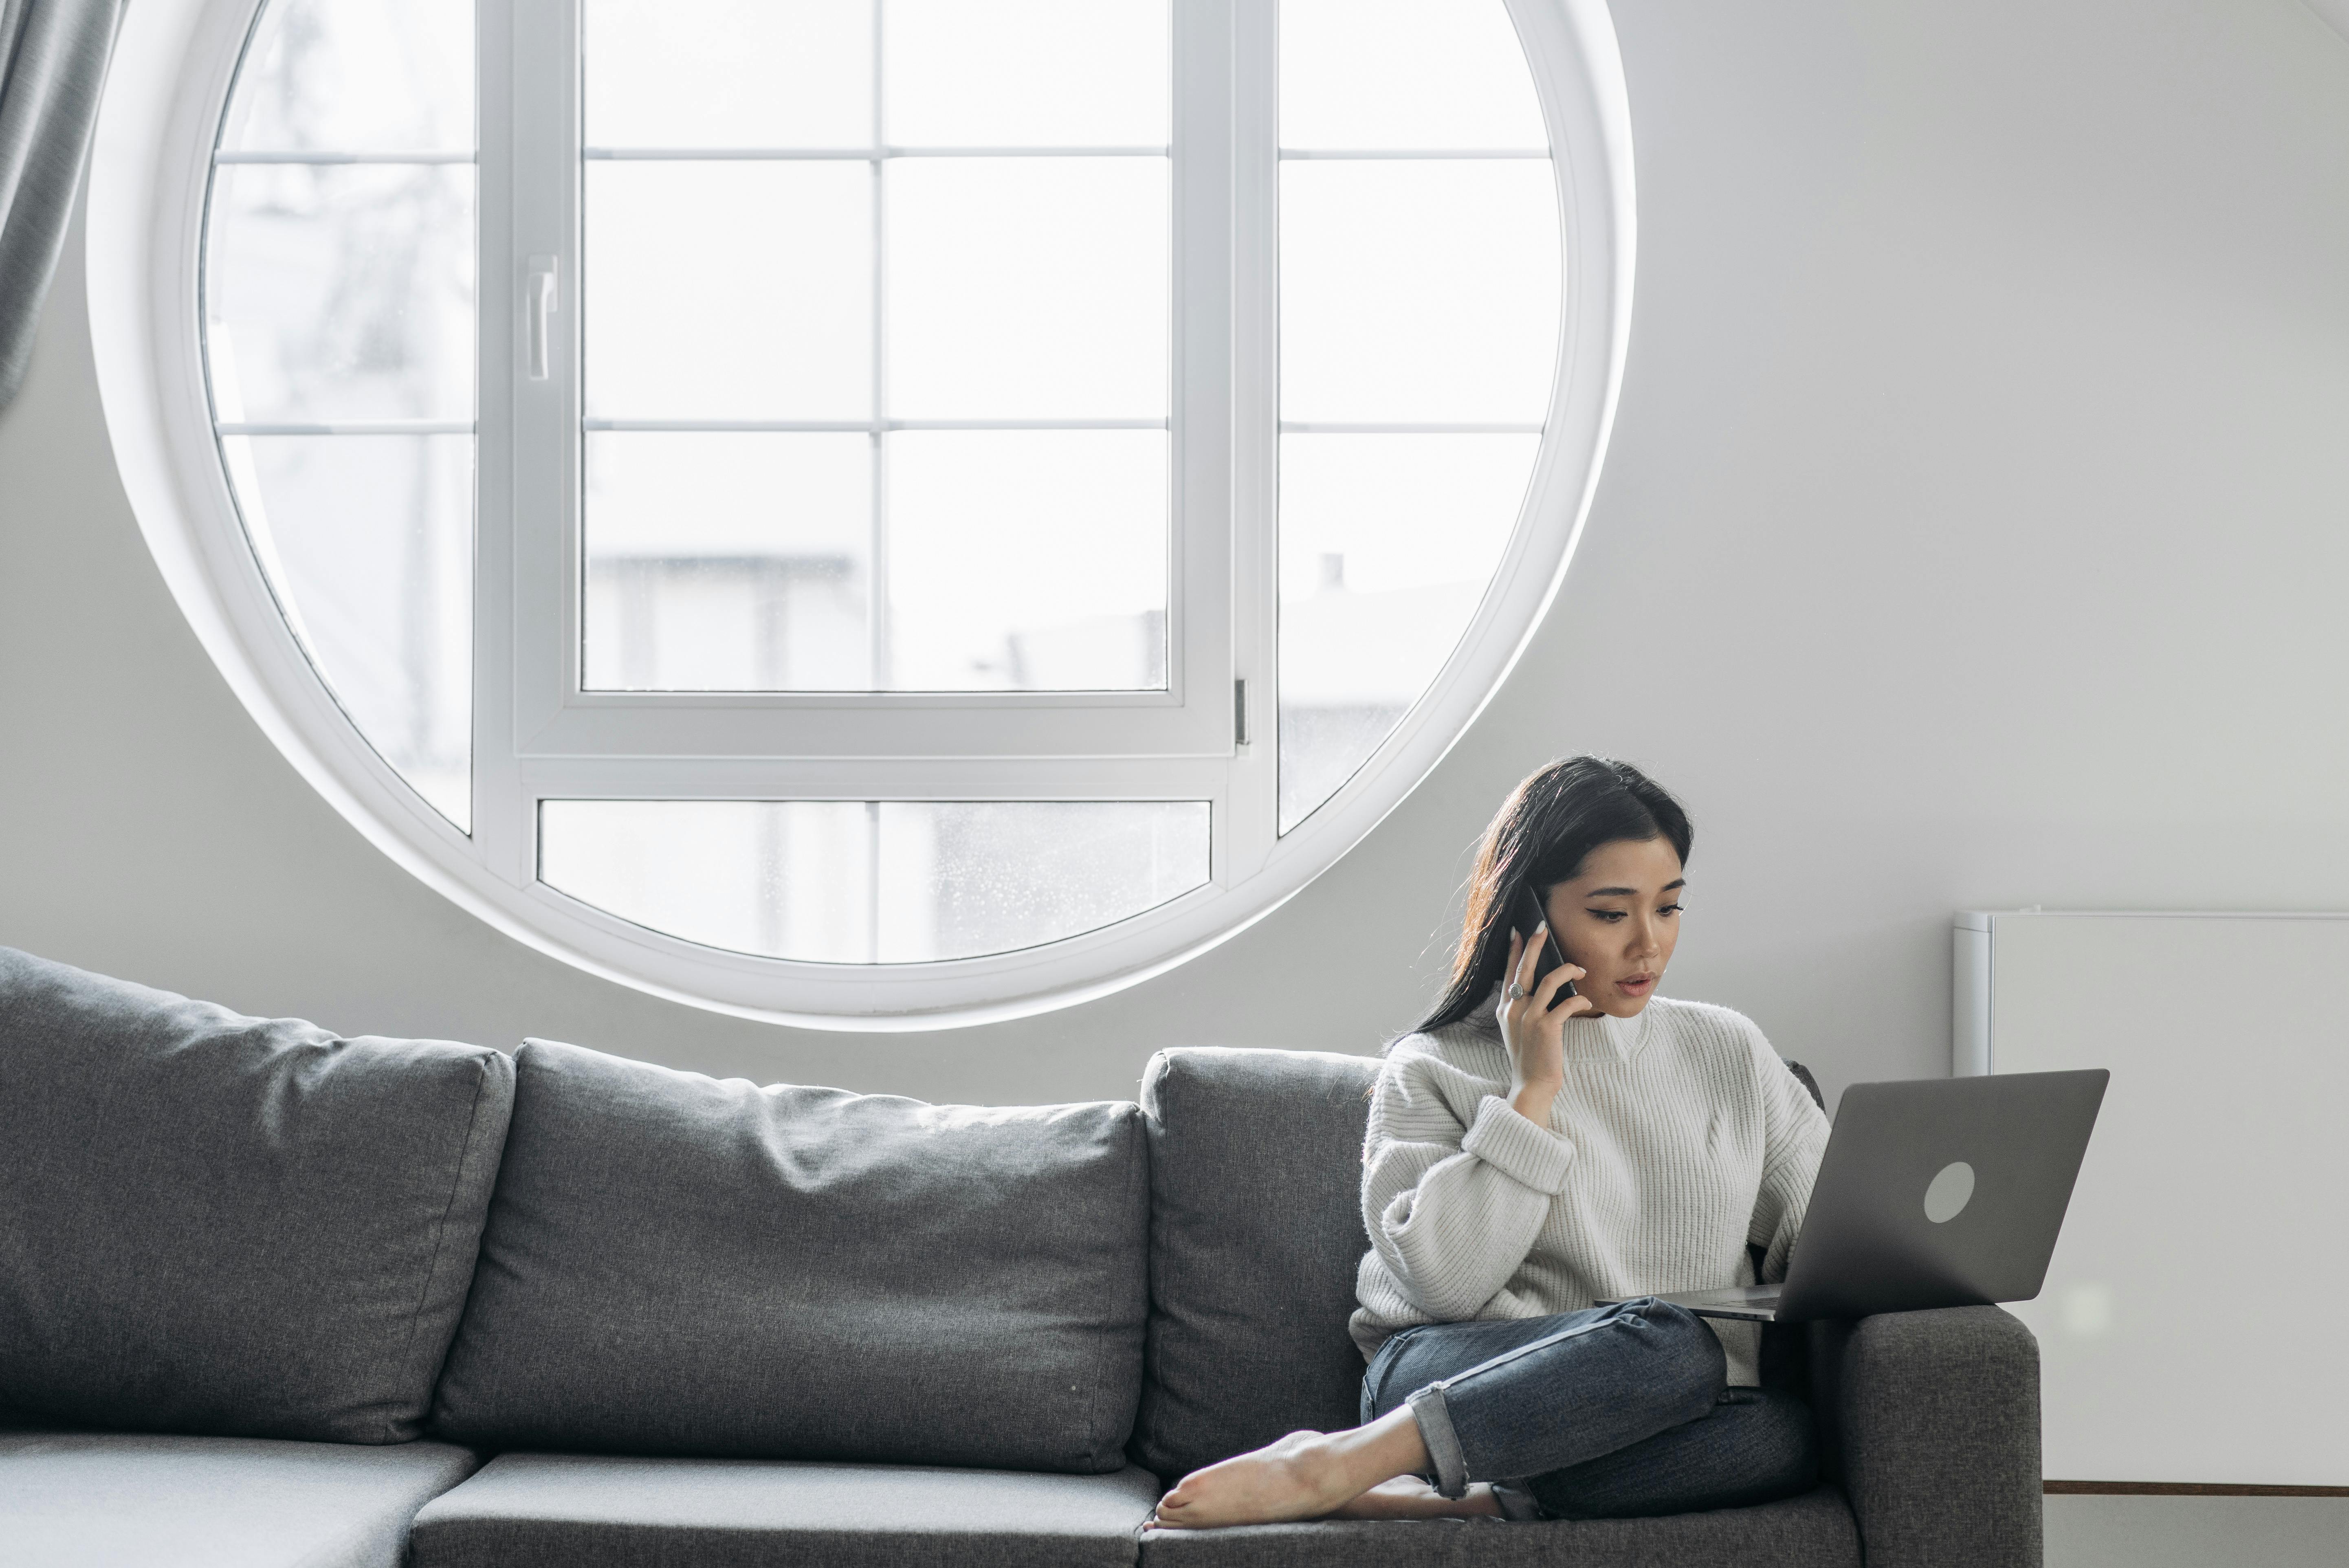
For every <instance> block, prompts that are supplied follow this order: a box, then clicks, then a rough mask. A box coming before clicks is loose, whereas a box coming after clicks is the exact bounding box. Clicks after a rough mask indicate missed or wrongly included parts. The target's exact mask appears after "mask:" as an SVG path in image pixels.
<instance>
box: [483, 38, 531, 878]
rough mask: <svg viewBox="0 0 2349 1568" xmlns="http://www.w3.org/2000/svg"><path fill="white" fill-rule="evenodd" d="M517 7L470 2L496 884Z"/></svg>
mask: <svg viewBox="0 0 2349 1568" xmlns="http://www.w3.org/2000/svg"><path fill="white" fill-rule="evenodd" d="M515 5H516V0H479V3H478V4H477V5H476V6H475V10H474V27H475V49H476V54H475V61H476V64H475V72H476V76H475V111H474V112H475V126H476V129H475V133H474V134H475V138H476V142H477V148H478V151H477V154H476V156H477V161H478V167H479V179H480V181H481V184H480V189H479V194H478V197H477V202H478V205H477V208H476V211H478V213H479V223H480V231H479V245H480V252H479V257H478V264H477V269H476V272H475V274H474V276H475V284H474V287H475V301H476V308H477V310H478V312H479V315H478V318H477V325H476V326H475V346H474V352H475V354H476V356H477V366H478V368H477V372H476V378H475V392H474V398H475V424H474V429H475V435H474V448H473V788H472V799H473V842H474V845H475V849H476V852H478V853H479V854H480V855H481V861H482V863H483V864H484V865H486V866H487V867H488V868H489V869H490V871H491V872H492V873H494V874H495V875H497V876H498V877H499V878H501V879H502V880H503V881H506V882H513V883H516V884H523V883H527V882H528V881H529V880H530V876H531V865H530V860H531V856H530V848H529V841H530V838H531V835H530V833H529V831H528V827H527V823H526V820H525V813H524V812H523V809H522V800H521V795H520V791H519V782H520V780H519V776H518V769H517V766H516V758H515V756H514V702H515V697H516V695H517V694H516V692H515V686H514V648H515V637H514V620H513V612H514V577H513V562H514V548H513V546H514V537H513V526H514V497H515V495H516V494H517V491H518V489H519V486H518V484H517V475H516V472H515V461H514V457H515V454H514V427H515V415H516V413H517V409H516V408H515V406H514V398H513V397H512V396H511V395H510V390H509V389H510V388H511V387H512V384H513V377H514V375H515V373H516V371H517V369H518V368H519V366H518V365H517V362H516V361H517V356H516V355H515V352H514V347H515V343H516V340H517V339H518V337H519V335H520V323H519V319H518V315H517V312H516V309H515V305H516V304H517V301H518V299H519V294H518V291H517V289H515V288H509V287H506V286H504V281H505V280H507V279H512V278H518V277H519V276H520V275H521V273H522V264H521V263H520V261H519V259H518V254H517V252H516V249H515V245H514V204H513V203H514V188H515V179H514V140H515V138H514V107H515V92H514V70H515V64H516V62H515V48H514V41H515V26H516V17H515V15H514V8H515Z"/></svg>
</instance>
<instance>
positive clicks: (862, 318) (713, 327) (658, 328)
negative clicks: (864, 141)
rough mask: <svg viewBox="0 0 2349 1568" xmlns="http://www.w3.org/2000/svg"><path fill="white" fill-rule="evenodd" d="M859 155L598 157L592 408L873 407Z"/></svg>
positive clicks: (866, 207) (591, 205)
mask: <svg viewBox="0 0 2349 1568" xmlns="http://www.w3.org/2000/svg"><path fill="white" fill-rule="evenodd" d="M872 201H873V179H872V175H871V174H870V172H869V171H868V170H867V167H866V166H865V165H864V164H863V163H831V162H822V163H591V164H589V165H588V166H587V170H586V234H585V242H586V253H585V259H584V261H583V263H582V270H583V271H584V272H585V312H586V314H585V330H586V346H585V371H586V380H587V411H588V413H589V414H591V415H595V416H599V417H605V418H640V419H652V418H664V419H682V418H713V419H858V420H863V419H868V418H871V417H872V413H873V321H872V309H873V304H872V301H873V208H872Z"/></svg>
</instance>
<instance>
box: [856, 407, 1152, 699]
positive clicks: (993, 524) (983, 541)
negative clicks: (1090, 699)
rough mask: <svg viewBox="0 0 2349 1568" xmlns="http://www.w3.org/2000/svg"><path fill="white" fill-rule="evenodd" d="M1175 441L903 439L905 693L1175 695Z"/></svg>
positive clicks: (894, 623) (1031, 436) (896, 669)
mask: <svg viewBox="0 0 2349 1568" xmlns="http://www.w3.org/2000/svg"><path fill="white" fill-rule="evenodd" d="M1166 440H1167V438H1166V436H1165V434H1164V432H1163V431H1158V430H941V431H922V432H915V433H905V434H899V435H893V436H891V437H890V438H888V476H889V477H888V485H889V556H888V564H887V577H888V583H889V644H890V650H891V657H890V665H891V667H890V669H889V670H888V671H887V672H886V676H887V679H886V680H885V685H888V686H894V687H896V688H898V689H900V690H926V691H956V690H962V691H969V690H1006V689H1009V690H1021V691H1068V690H1136V689H1147V688H1155V687H1163V686H1164V685H1165V684H1166V555H1167V549H1166V516H1167V507H1166V495H1167V474H1166Z"/></svg>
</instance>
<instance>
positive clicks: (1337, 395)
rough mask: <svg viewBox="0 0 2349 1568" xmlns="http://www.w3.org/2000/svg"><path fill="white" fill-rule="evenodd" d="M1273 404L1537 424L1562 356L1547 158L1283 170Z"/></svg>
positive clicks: (1337, 419)
mask: <svg viewBox="0 0 2349 1568" xmlns="http://www.w3.org/2000/svg"><path fill="white" fill-rule="evenodd" d="M1280 247H1281V252H1280V378H1281V382H1280V412H1281V417H1282V418H1285V419H1295V420H1304V421H1322V422H1330V423H1351V424H1359V423H1370V422H1409V423H1468V422H1489V423H1539V422H1540V421H1541V419H1542V418H1544V416H1545V413H1546V412H1547V407H1548V403H1549V389H1550V377H1551V369H1552V365H1553V362H1554V361H1555V359H1556V357H1557V328H1558V307H1559V295H1560V290H1561V287H1562V284H1561V262H1560V255H1559V249H1558V224H1557V193H1556V191H1555V190H1554V189H1553V188H1552V185H1551V173H1550V165H1549V162H1548V160H1546V159H1510V160H1485V161H1453V160H1442V159H1439V160H1410V161H1385V160H1371V161H1361V162H1358V161H1346V162H1329V163H1322V162H1299V161H1289V162H1286V163H1283V164H1282V165H1281V167H1280Z"/></svg>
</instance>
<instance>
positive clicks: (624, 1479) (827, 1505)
mask: <svg viewBox="0 0 2349 1568" xmlns="http://www.w3.org/2000/svg"><path fill="white" fill-rule="evenodd" d="M1158 1490H1159V1489H1158V1486H1157V1483H1156V1481H1155V1480H1154V1479H1153V1478H1152V1477H1151V1476H1150V1474H1149V1473H1148V1472H1147V1471H1144V1470H1133V1469H1128V1470H1121V1471H1118V1472H1117V1473H1115V1474H1112V1475H1085V1476H1078V1475H1054V1474H1038V1473H1035V1472H1032V1471H1027V1472H1022V1471H1013V1470H933V1469H922V1468H916V1467H913V1466H897V1465H854V1464H814V1463H806V1462H802V1461H797V1460H682V1459H621V1458H616V1457H605V1456H595V1455H565V1454H502V1455H500V1456H499V1457H498V1458H497V1459H495V1460H491V1461H490V1463H489V1465H488V1466H487V1467H486V1468H484V1469H483V1470H482V1471H481V1474H479V1475H477V1476H475V1477H474V1478H473V1479H472V1480H469V1481H467V1482H466V1483H465V1484H464V1485H462V1486H460V1487H459V1488H457V1489H456V1490H455V1491H451V1492H450V1493H449V1494H448V1495H447V1496H445V1497H442V1498H440V1499H438V1500H436V1501H434V1502H432V1503H431V1504H430V1505H429V1507H427V1508H426V1509H425V1510H424V1511H423V1512H422V1513H420V1514H419V1515H418V1517H417V1521H416V1530H415V1535H414V1538H413V1542H412V1551H413V1553H414V1556H413V1559H412V1561H413V1564H414V1568H639V1565H641V1564H645V1563H692V1564H694V1565H695V1568H768V1565H770V1564H772V1565H775V1568H782V1565H784V1564H788V1565H789V1568H903V1565H905V1564H915V1563H918V1564H922V1565H924V1568H934V1565H936V1564H944V1563H952V1564H955V1568H1132V1564H1133V1560H1134V1552H1135V1547H1134V1536H1135V1533H1136V1532H1138V1531H1139V1530H1140V1529H1141V1528H1142V1525H1143V1522H1144V1521H1145V1520H1147V1519H1148V1518H1149V1517H1150V1511H1151V1509H1152V1508H1153V1507H1154V1505H1155V1504H1156V1502H1157V1501H1158Z"/></svg>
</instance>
